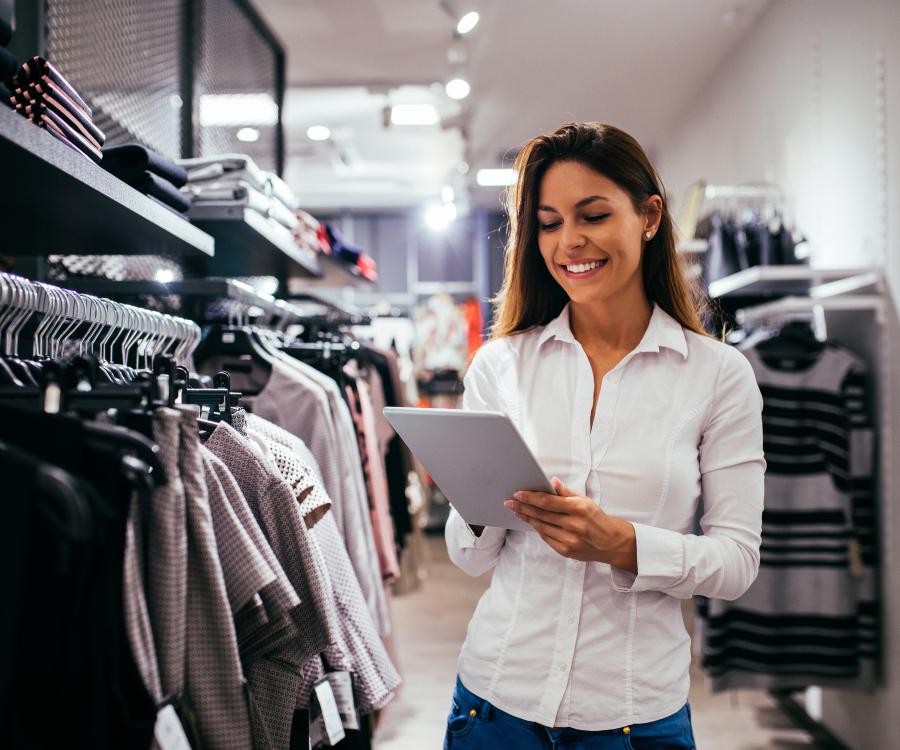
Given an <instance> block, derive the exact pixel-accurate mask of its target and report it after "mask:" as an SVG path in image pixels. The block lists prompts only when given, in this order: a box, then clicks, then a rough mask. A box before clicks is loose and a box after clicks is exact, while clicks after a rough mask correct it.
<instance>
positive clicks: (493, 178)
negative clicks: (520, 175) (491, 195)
mask: <svg viewBox="0 0 900 750" xmlns="http://www.w3.org/2000/svg"><path fill="white" fill-rule="evenodd" d="M516 176H517V175H516V170H514V169H479V170H478V173H477V174H476V175H475V181H476V182H477V183H478V184H479V185H481V187H506V186H507V185H515V184H516Z"/></svg>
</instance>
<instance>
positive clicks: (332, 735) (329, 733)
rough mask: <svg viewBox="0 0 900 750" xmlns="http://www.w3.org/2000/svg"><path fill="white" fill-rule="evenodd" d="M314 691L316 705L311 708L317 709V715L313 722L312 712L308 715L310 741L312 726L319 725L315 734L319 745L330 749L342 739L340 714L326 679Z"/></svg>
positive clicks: (342, 727)
mask: <svg viewBox="0 0 900 750" xmlns="http://www.w3.org/2000/svg"><path fill="white" fill-rule="evenodd" d="M315 691H316V701H315V703H316V704H317V705H316V706H313V708H318V715H317V716H316V718H315V720H313V718H312V712H311V713H310V722H309V731H310V739H312V735H313V725H314V724H319V727H317V729H316V733H317V735H318V736H320V737H321V740H320V741H321V743H322V744H324V745H325V746H326V747H331V746H333V745H336V744H337V743H338V742H340V741H341V740H342V739H344V737H345V734H344V724H343V722H342V721H341V714H340V712H339V711H338V707H337V702H336V701H335V699H334V691H333V690H332V689H331V682H329V681H328V679H327V678H326V679H324V680H322V681H321V682H319V683H318V684H317V685H316V687H315ZM323 730H324V731H323ZM313 747H315V745H313Z"/></svg>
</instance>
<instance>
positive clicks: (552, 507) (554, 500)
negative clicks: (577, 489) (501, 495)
mask: <svg viewBox="0 0 900 750" xmlns="http://www.w3.org/2000/svg"><path fill="white" fill-rule="evenodd" d="M513 497H514V498H515V499H516V500H518V501H519V502H520V503H527V504H528V505H534V506H536V507H538V508H543V509H544V510H549V511H552V512H554V513H571V512H572V510H573V505H572V496H566V497H561V496H560V495H551V494H550V493H548V492H525V491H522V492H516V493H515V494H514V495H513ZM576 497H577V496H576Z"/></svg>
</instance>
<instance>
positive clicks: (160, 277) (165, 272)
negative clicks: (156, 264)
mask: <svg viewBox="0 0 900 750" xmlns="http://www.w3.org/2000/svg"><path fill="white" fill-rule="evenodd" d="M156 280H157V281H158V282H159V283H160V284H168V283H169V282H172V281H174V280H175V274H174V273H173V272H172V270H171V269H170V268H160V269H159V270H158V271H157V272H156Z"/></svg>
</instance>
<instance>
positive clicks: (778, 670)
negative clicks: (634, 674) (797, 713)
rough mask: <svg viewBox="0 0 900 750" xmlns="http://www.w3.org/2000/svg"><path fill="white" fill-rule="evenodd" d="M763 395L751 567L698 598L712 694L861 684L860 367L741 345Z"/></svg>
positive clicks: (873, 616) (867, 553) (865, 612)
mask: <svg viewBox="0 0 900 750" xmlns="http://www.w3.org/2000/svg"><path fill="white" fill-rule="evenodd" d="M745 355H746V356H747V358H748V359H749V361H750V363H751V364H752V365H753V369H754V371H755V373H756V376H757V380H758V382H759V386H760V390H761V392H762V395H763V404H764V405H763V434H764V448H765V452H766V461H767V464H768V469H767V472H766V499H765V510H764V512H763V529H762V547H761V550H760V572H759V577H758V578H757V580H756V582H755V583H754V584H753V586H751V588H750V590H749V591H748V592H747V593H746V594H744V595H743V596H742V597H740V598H739V599H737V600H736V601H733V602H725V601H718V600H710V601H708V602H706V603H705V606H704V607H703V609H704V610H705V616H706V629H705V637H704V644H703V645H704V666H705V668H706V669H707V671H708V673H709V675H710V677H711V678H712V683H713V689H715V690H723V689H729V688H740V687H766V688H773V689H774V688H802V687H806V686H808V685H821V686H832V687H842V688H858V689H871V688H872V687H874V682H875V667H876V664H877V653H878V617H877V612H878V606H877V596H876V591H877V585H876V569H877V563H878V550H877V543H876V542H877V536H876V534H877V524H876V503H875V485H874V481H873V457H874V430H873V426H872V421H871V412H870V404H869V403H868V399H867V387H866V371H865V366H864V364H863V362H862V361H861V360H860V359H859V358H857V357H856V356H855V355H853V354H851V353H850V352H848V351H846V350H845V349H842V348H839V347H836V346H830V345H829V346H826V347H825V348H824V349H823V350H822V352H821V354H820V355H819V358H818V359H817V360H816V362H815V363H814V364H813V365H812V366H811V367H808V368H806V369H805V370H802V371H797V370H795V371H789V370H786V369H785V370H782V369H777V367H776V366H774V365H773V364H771V363H768V362H766V361H764V360H763V357H762V356H761V355H760V352H759V351H758V350H757V349H749V350H747V351H745Z"/></svg>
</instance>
